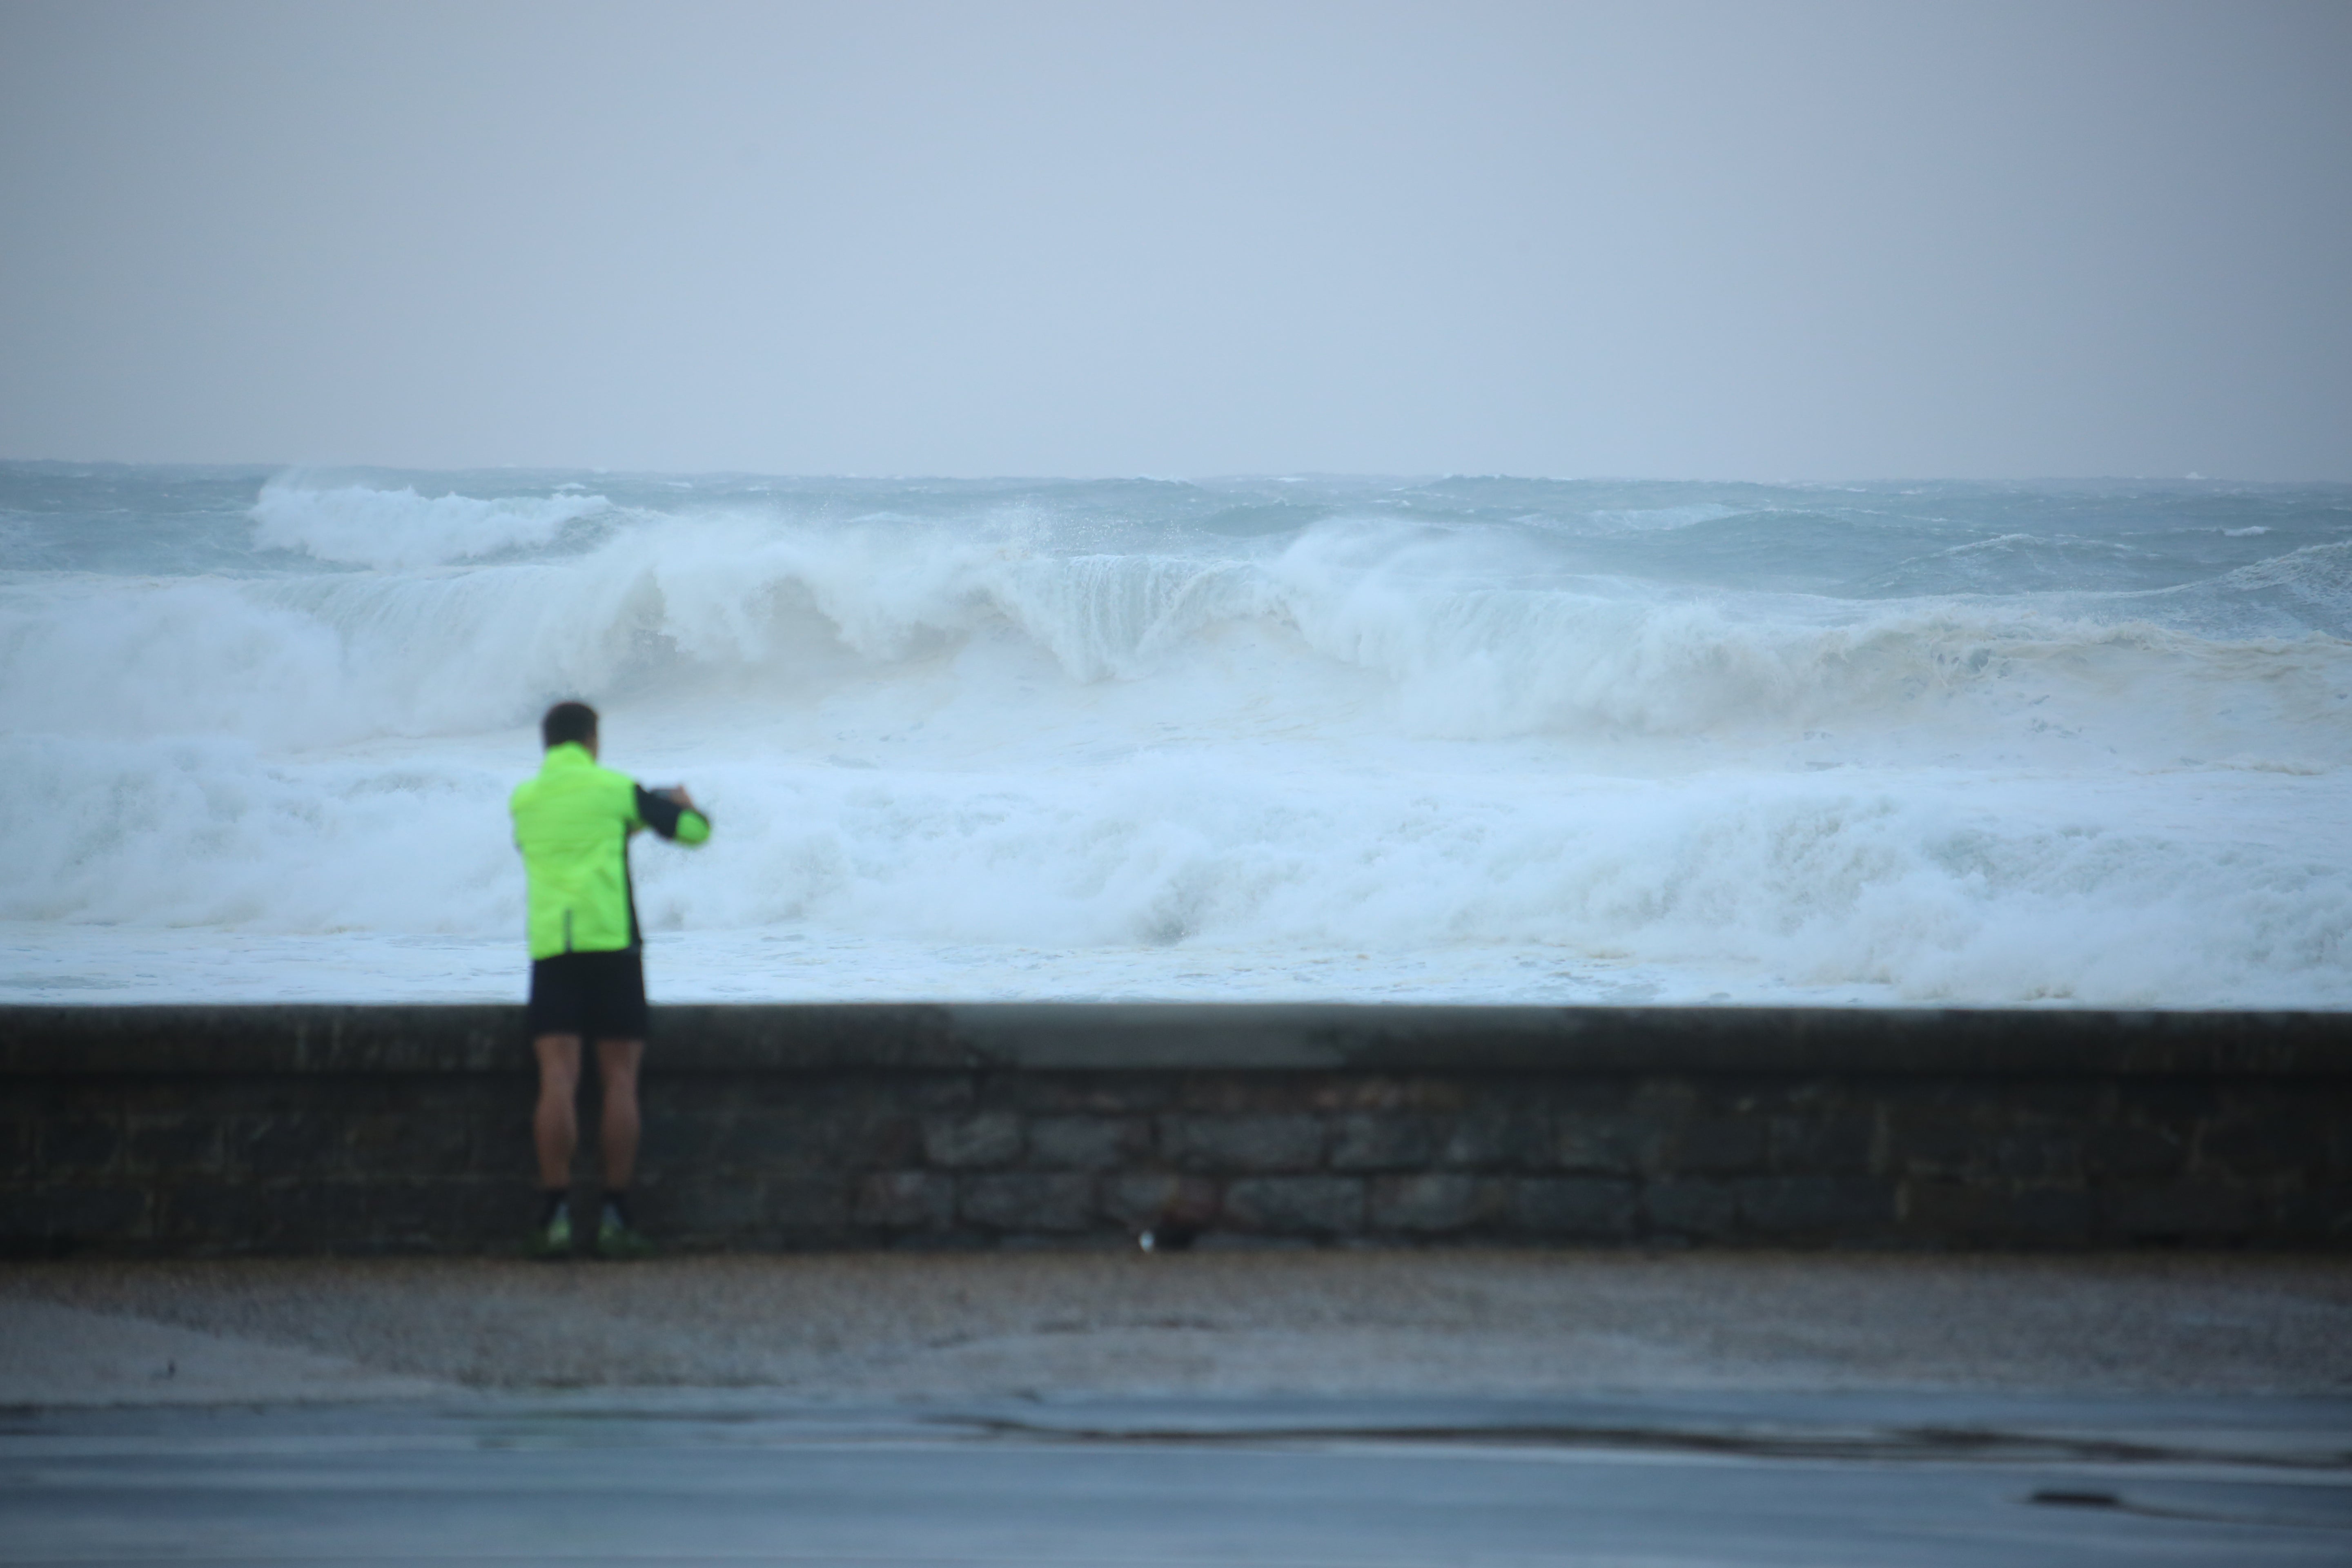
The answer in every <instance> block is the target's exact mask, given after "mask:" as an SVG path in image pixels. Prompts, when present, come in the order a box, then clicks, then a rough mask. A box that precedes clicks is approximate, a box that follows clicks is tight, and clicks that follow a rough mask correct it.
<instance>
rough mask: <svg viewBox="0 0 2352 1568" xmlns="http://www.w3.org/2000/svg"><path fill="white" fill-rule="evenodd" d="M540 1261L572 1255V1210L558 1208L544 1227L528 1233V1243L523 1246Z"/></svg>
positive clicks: (552, 1260) (550, 1260)
mask: <svg viewBox="0 0 2352 1568" xmlns="http://www.w3.org/2000/svg"><path fill="white" fill-rule="evenodd" d="M524 1250H525V1251H527V1252H528V1253H530V1256H531V1257H533V1258H539V1259H541V1261H542V1262H549V1263H551V1262H554V1261H555V1260H556V1259H558V1258H569V1257H571V1256H572V1211H571V1210H570V1209H569V1208H560V1209H557V1210H556V1211H555V1217H554V1218H553V1219H551V1220H549V1221H548V1222H547V1225H546V1226H545V1227H544V1228H542V1229H540V1230H534V1231H532V1232H531V1233H530V1244H529V1245H528V1246H527V1247H525V1248H524Z"/></svg>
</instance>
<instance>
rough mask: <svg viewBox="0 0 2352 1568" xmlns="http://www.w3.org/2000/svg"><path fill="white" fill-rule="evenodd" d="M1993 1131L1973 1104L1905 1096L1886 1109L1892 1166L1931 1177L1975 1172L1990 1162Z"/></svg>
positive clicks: (1899, 1172) (1888, 1153)
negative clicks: (1987, 1145)
mask: <svg viewBox="0 0 2352 1568" xmlns="http://www.w3.org/2000/svg"><path fill="white" fill-rule="evenodd" d="M1990 1131H1991V1130H1990V1129H1988V1128H1987V1127H1985V1126H1984V1125H1982V1124H1981V1123H1980V1121H1979V1119H1978V1117H1977V1115H1976V1113H1975V1110H1974V1109H1973V1108H1970V1107H1966V1106H1953V1105H1947V1104H1943V1103H1939V1102H1937V1101H1934V1100H1919V1099H1914V1098H1911V1097H1908V1096H1906V1097H1905V1098H1904V1099H1901V1100H1897V1101H1896V1102H1895V1104H1893V1105H1892V1106H1890V1107H1888V1109H1887V1111H1886V1159H1887V1165H1888V1168H1889V1169H1890V1170H1891V1171H1893V1172H1895V1173H1898V1174H1903V1175H1911V1176H1922V1177H1931V1178H1932V1177H1961V1176H1967V1175H1969V1174H1972V1173H1977V1172H1979V1171H1981V1170H1982V1169H1983V1167H1984V1165H1985V1163H1986V1161H1985V1143H1986V1141H1987V1138H1988V1135H1989V1133H1990Z"/></svg>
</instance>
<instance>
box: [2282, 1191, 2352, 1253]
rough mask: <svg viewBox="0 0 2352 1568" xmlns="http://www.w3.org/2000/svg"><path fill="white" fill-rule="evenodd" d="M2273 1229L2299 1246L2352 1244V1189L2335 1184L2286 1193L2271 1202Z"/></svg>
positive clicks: (2341, 1245)
mask: <svg viewBox="0 0 2352 1568" xmlns="http://www.w3.org/2000/svg"><path fill="white" fill-rule="evenodd" d="M2268 1228H2269V1230H2270V1232H2271V1234H2272V1235H2273V1237H2275V1238H2277V1239H2278V1240H2281V1241H2284V1242H2288V1243H2290V1244H2294V1245H2299V1246H2319V1247H2345V1246H2352V1190H2347V1189H2346V1188H2344V1187H2341V1186H2338V1185H2336V1184H2333V1183H2330V1184H2328V1185H2326V1186H2325V1187H2322V1188H2318V1189H2315V1190H2311V1191H2303V1192H2291V1193H2282V1194H2279V1195H2278V1196H2276V1197H2274V1198H2273V1199H2272V1200H2271V1202H2270V1216H2269V1227H2268Z"/></svg>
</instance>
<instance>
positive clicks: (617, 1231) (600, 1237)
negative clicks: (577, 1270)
mask: <svg viewBox="0 0 2352 1568" xmlns="http://www.w3.org/2000/svg"><path fill="white" fill-rule="evenodd" d="M653 1255H654V1244H653V1243H652V1242H650V1241H647V1240H646V1237H645V1233H644V1232H642V1231H640V1230H638V1229H637V1228H636V1227H635V1226H632V1225H629V1224H627V1223H626V1222H625V1221H624V1220H622V1219H621V1218H620V1216H619V1215H610V1214H608V1215H605V1216H604V1223H602V1224H601V1225H599V1226H597V1227H596V1256H597V1257H599V1258H606V1259H608V1260H610V1261H612V1262H614V1263H635V1262H636V1261H637V1260H638V1259H640V1258H651V1257H652V1256H653Z"/></svg>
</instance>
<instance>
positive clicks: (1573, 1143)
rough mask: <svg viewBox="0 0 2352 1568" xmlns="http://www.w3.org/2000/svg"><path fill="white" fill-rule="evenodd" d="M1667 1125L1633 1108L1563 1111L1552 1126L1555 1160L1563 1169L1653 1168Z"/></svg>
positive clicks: (1615, 1171) (1621, 1171)
mask: <svg viewBox="0 0 2352 1568" xmlns="http://www.w3.org/2000/svg"><path fill="white" fill-rule="evenodd" d="M1664 1136H1665V1130H1664V1127H1663V1126H1662V1125H1660V1123H1659V1122H1658V1121H1656V1120H1654V1118H1651V1117H1646V1116H1643V1115H1639V1114H1637V1113H1635V1112H1634V1111H1633V1110H1631V1109H1630V1108H1629V1109H1627V1110H1619V1111H1601V1112H1594V1111H1589V1110H1563V1111H1561V1112H1560V1113H1559V1119H1558V1121H1556V1123H1555V1124H1554V1128H1553V1140H1552V1148H1553V1159H1554V1161H1555V1162H1556V1163H1557V1164H1558V1165H1559V1169H1561V1170H1563V1171H1573V1172H1586V1173H1598V1174H1603V1175H1632V1174H1633V1173H1634V1172H1636V1171H1642V1170H1647V1169H1651V1168H1653V1167H1654V1166H1655V1165H1656V1163H1657V1162H1658V1153H1659V1147H1660V1144H1661V1143H1662V1142H1663V1141H1664Z"/></svg>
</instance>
